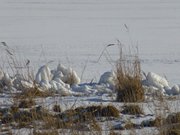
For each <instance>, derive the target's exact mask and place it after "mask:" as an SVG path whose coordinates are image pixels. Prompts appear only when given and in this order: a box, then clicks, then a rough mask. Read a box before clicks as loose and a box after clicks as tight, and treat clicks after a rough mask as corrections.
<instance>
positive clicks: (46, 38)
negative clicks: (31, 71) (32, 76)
mask: <svg viewBox="0 0 180 135" xmlns="http://www.w3.org/2000/svg"><path fill="white" fill-rule="evenodd" d="M125 24H126V26H127V27H128V29H127V28H126V27H125ZM117 39H118V40H120V42H121V43H122V44H124V46H129V45H138V48H139V53H140V57H141V59H142V68H143V70H144V71H146V72H148V71H154V72H157V73H159V74H161V75H166V76H167V78H168V79H169V81H170V82H172V83H180V71H179V68H180V0H0V41H5V42H6V43H7V44H8V45H9V46H10V47H11V48H13V49H14V50H15V52H16V55H17V56H18V57H19V58H23V59H30V60H31V65H32V66H33V67H34V68H35V69H36V68H37V67H38V66H40V65H42V64H45V63H46V62H48V61H50V60H54V61H55V62H53V63H51V64H50V66H51V67H55V66H56V64H57V63H58V62H61V63H63V64H65V65H71V66H72V67H73V68H75V70H77V71H78V73H79V75H81V74H82V73H83V70H84V69H85V70H84V74H83V78H84V81H90V80H91V79H93V78H94V80H98V79H99V75H100V74H102V73H103V72H105V71H108V70H111V69H112V65H111V63H110V62H109V61H111V58H110V57H109V55H110V56H111V57H112V59H113V60H115V59H117V58H118V47H117V46H112V47H109V48H108V49H107V50H108V53H109V55H107V53H105V54H106V55H103V56H102V57H101V59H100V60H99V61H98V58H99V56H100V54H101V52H102V50H103V49H104V47H105V46H106V45H107V44H110V43H117V42H116V41H117ZM0 57H1V59H6V56H5V54H4V47H3V46H1V47H0ZM97 61H98V62H97ZM0 63H1V65H3V63H4V60H1V61H0Z"/></svg>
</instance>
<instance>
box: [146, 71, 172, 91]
mask: <svg viewBox="0 0 180 135" xmlns="http://www.w3.org/2000/svg"><path fill="white" fill-rule="evenodd" d="M146 80H147V83H148V85H150V86H154V87H156V88H159V89H162V88H164V87H169V84H168V81H167V80H166V78H164V77H162V76H160V75H158V74H156V73H153V72H149V73H148V75H147V77H146Z"/></svg>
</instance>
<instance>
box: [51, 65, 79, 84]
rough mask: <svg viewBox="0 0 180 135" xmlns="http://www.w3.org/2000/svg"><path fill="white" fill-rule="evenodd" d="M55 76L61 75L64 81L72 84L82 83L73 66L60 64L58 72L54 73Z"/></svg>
mask: <svg viewBox="0 0 180 135" xmlns="http://www.w3.org/2000/svg"><path fill="white" fill-rule="evenodd" d="M54 77H55V78H56V77H59V78H60V79H61V80H62V81H63V82H64V83H68V84H70V85H73V84H79V83H80V78H79V77H78V75H77V73H76V72H75V71H74V70H73V69H72V68H66V67H65V66H64V65H62V64H59V65H58V67H57V72H56V73H55V74H54Z"/></svg>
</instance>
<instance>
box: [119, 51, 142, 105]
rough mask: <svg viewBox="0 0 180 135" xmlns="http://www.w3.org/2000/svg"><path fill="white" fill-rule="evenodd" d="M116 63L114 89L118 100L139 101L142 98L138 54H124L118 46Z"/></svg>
mask: <svg viewBox="0 0 180 135" xmlns="http://www.w3.org/2000/svg"><path fill="white" fill-rule="evenodd" d="M120 50H121V51H120V58H119V60H118V62H117V65H116V91H117V98H116V100H117V101H118V102H141V101H143V100H144V89H143V87H142V83H141V80H142V75H141V65H140V60H139V57H138V55H134V56H133V55H131V54H130V56H129V57H127V56H125V55H124V54H123V51H122V47H121V48H120Z"/></svg>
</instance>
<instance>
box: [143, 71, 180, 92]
mask: <svg viewBox="0 0 180 135" xmlns="http://www.w3.org/2000/svg"><path fill="white" fill-rule="evenodd" d="M142 84H143V85H145V86H147V87H148V88H149V89H150V90H151V92H152V93H154V92H155V91H159V92H160V93H161V94H163V95H164V94H167V95H178V94H180V87H179V85H174V86H173V87H172V88H171V87H170V86H169V84H168V81H167V80H166V78H164V77H162V76H160V75H158V74H156V73H153V72H149V73H148V75H147V76H146V80H143V81H142Z"/></svg>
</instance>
